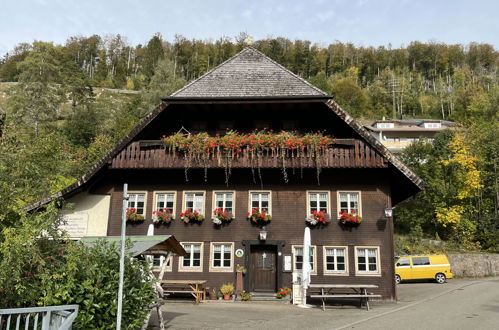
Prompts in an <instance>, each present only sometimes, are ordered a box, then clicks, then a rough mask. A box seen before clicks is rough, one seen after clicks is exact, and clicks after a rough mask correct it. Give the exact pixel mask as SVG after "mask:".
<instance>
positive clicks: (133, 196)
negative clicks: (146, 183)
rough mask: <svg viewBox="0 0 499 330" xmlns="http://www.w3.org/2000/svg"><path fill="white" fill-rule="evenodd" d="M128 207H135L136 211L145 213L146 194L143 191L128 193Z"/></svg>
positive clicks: (141, 213)
mask: <svg viewBox="0 0 499 330" xmlns="http://www.w3.org/2000/svg"><path fill="white" fill-rule="evenodd" d="M128 208H129V209H136V213H137V214H140V215H145V213H146V211H145V208H146V194H145V193H130V194H128Z"/></svg>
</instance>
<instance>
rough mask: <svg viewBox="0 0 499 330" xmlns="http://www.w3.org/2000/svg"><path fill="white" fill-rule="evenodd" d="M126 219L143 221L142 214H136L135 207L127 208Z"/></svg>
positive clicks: (133, 221) (137, 221)
mask: <svg viewBox="0 0 499 330" xmlns="http://www.w3.org/2000/svg"><path fill="white" fill-rule="evenodd" d="M126 220H127V221H128V222H132V223H140V222H143V221H144V216H143V215H142V214H138V213H137V209H136V208H127V209H126Z"/></svg>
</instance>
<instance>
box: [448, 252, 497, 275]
mask: <svg viewBox="0 0 499 330" xmlns="http://www.w3.org/2000/svg"><path fill="white" fill-rule="evenodd" d="M447 256H448V257H449V261H450V265H451V270H452V274H453V275H454V276H455V277H482V276H499V254H448V255H447Z"/></svg>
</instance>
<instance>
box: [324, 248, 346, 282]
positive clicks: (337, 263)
mask: <svg viewBox="0 0 499 330" xmlns="http://www.w3.org/2000/svg"><path fill="white" fill-rule="evenodd" d="M324 274H325V275H348V248H347V247H346V246H324Z"/></svg>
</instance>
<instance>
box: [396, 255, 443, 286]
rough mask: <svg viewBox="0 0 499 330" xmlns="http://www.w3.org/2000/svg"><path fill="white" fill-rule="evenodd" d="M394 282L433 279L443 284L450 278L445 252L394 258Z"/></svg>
mask: <svg viewBox="0 0 499 330" xmlns="http://www.w3.org/2000/svg"><path fill="white" fill-rule="evenodd" d="M395 260H396V261H395V283H397V284H399V283H400V282H401V281H405V280H424V279H435V280H436V281H437V283H439V284H443V283H445V282H446V280H447V279H448V278H452V272H451V270H450V263H449V259H447V256H446V255H445V254H423V255H413V256H401V257H396V258H395Z"/></svg>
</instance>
